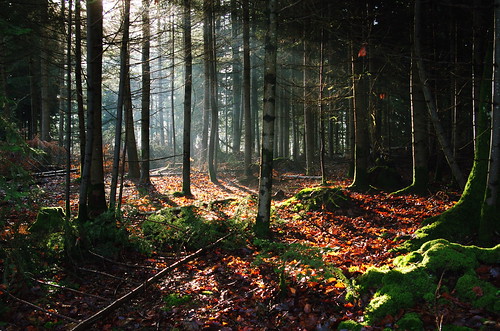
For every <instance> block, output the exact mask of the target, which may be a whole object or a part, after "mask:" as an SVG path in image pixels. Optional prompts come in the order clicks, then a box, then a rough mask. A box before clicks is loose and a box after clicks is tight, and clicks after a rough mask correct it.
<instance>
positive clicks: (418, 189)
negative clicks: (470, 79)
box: [396, 61, 429, 194]
mask: <svg viewBox="0 0 500 331" xmlns="http://www.w3.org/2000/svg"><path fill="white" fill-rule="evenodd" d="M410 101H411V105H410V107H411V108H410V110H411V133H412V135H411V138H412V145H411V146H412V158H413V182H412V183H411V185H410V186H408V187H406V188H404V189H402V190H399V191H398V192H396V193H397V194H407V193H416V194H424V193H426V192H427V184H428V180H429V169H428V164H427V163H428V150H429V148H428V145H427V138H428V132H427V116H426V115H427V112H426V105H425V99H424V96H423V94H422V85H421V83H420V79H419V76H418V69H417V66H416V64H415V61H412V64H411V68H410Z"/></svg>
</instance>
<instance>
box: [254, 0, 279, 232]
mask: <svg viewBox="0 0 500 331" xmlns="http://www.w3.org/2000/svg"><path fill="white" fill-rule="evenodd" d="M267 6H268V7H267V10H268V15H269V16H268V27H267V32H266V38H265V45H264V48H265V56H264V115H263V121H262V148H261V161H260V176H259V202H258V207H257V218H256V221H255V227H254V231H255V235H256V236H257V237H259V238H269V237H270V236H271V232H270V228H269V225H270V219H271V193H272V187H273V153H274V150H273V149H274V120H275V110H276V54H277V48H278V41H277V39H278V38H277V35H278V32H277V26H278V20H277V19H278V18H277V16H278V15H277V8H276V7H277V0H269V1H268V2H267Z"/></svg>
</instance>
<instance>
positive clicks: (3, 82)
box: [0, 40, 10, 121]
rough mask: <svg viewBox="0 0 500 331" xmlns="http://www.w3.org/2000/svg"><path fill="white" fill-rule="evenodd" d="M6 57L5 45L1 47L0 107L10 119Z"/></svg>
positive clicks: (7, 118)
mask: <svg viewBox="0 0 500 331" xmlns="http://www.w3.org/2000/svg"><path fill="white" fill-rule="evenodd" d="M2 43H3V40H2ZM4 58H5V55H4V49H3V47H0V109H2V110H3V114H1V115H2V116H3V117H4V118H5V120H7V121H8V120H9V119H10V106H9V101H8V99H9V98H8V95H7V74H6V70H5V59H4Z"/></svg>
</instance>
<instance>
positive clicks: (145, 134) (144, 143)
mask: <svg viewBox="0 0 500 331" xmlns="http://www.w3.org/2000/svg"><path fill="white" fill-rule="evenodd" d="M150 28H151V27H150V23H149V0H142V39H143V40H142V78H141V80H142V96H141V178H140V182H141V184H142V185H151V178H150V176H149V168H150V165H149V162H150V161H149V159H150V144H149V139H150V134H151V133H150V129H149V127H150V124H151V118H150V105H151V68H150V67H151V64H150V63H149V53H150V37H151V31H150Z"/></svg>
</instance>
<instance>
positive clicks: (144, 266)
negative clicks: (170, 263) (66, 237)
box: [89, 222, 160, 269]
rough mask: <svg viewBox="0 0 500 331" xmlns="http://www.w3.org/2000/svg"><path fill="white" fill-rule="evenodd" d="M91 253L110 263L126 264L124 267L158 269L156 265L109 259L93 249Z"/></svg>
mask: <svg viewBox="0 0 500 331" xmlns="http://www.w3.org/2000/svg"><path fill="white" fill-rule="evenodd" d="M158 223H160V222H158ZM89 253H90V254H92V255H94V256H97V257H98V258H100V259H103V260H104V261H107V262H110V263H113V264H116V265H121V266H124V267H129V268H138V269H156V268H155V267H150V266H147V265H136V264H129V263H123V262H118V261H115V260H111V259H108V258H107V257H105V256H102V255H99V254H97V253H95V252H92V251H89Z"/></svg>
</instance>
